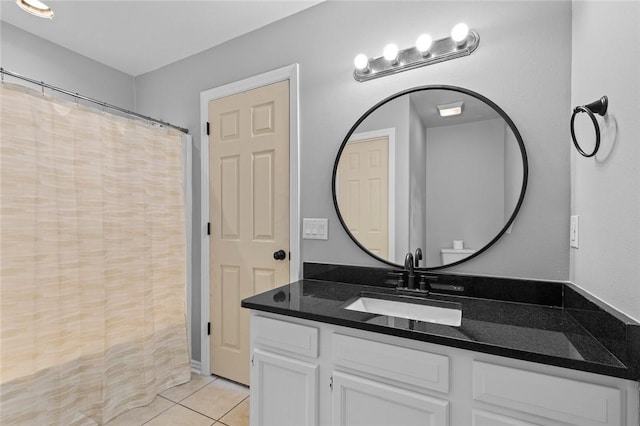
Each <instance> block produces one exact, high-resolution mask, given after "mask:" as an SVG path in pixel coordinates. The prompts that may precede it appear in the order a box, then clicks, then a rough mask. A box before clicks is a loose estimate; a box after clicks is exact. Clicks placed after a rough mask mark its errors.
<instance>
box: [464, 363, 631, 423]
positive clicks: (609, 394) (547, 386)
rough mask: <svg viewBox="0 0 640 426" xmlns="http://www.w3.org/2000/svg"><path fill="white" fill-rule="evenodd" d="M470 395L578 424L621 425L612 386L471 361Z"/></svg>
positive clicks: (619, 397)
mask: <svg viewBox="0 0 640 426" xmlns="http://www.w3.org/2000/svg"><path fill="white" fill-rule="evenodd" d="M473 398H474V399H475V400H476V401H483V402H488V403H491V404H495V405H498V406H501V407H505V408H510V409H514V410H519V411H522V412H525V413H530V414H534V415H537V416H541V417H546V418H548V419H552V420H557V421H562V422H567V423H570V424H572V425H580V426H620V425H622V424H623V423H622V418H621V415H622V414H621V413H622V412H623V410H622V395H621V391H620V390H619V389H616V388H610V387H606V386H601V385H595V384H593V383H586V382H580V381H577V380H572V379H567V378H563V377H556V376H549V375H546V374H542V373H535V372H532V371H524V370H519V369H514V368H509V367H503V366H499V365H494V364H487V363H484V362H478V361H474V362H473Z"/></svg>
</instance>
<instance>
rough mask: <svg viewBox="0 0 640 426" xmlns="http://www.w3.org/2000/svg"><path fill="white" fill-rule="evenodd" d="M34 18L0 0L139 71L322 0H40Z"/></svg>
mask: <svg viewBox="0 0 640 426" xmlns="http://www.w3.org/2000/svg"><path fill="white" fill-rule="evenodd" d="M43 1H44V3H46V4H47V5H48V6H50V7H51V8H52V9H53V11H54V13H55V17H54V19H52V20H48V19H42V18H38V17H35V16H32V15H29V14H28V13H26V12H24V11H22V10H21V9H20V8H19V7H18V6H17V5H16V4H15V1H14V0H0V18H1V19H2V20H3V21H5V22H8V23H9V24H11V25H14V26H16V27H18V28H21V29H23V30H25V31H28V32H30V33H33V34H35V35H37V36H39V37H42V38H44V39H46V40H49V41H51V42H53V43H56V44H59V45H61V46H64V47H66V48H67V49H70V50H73V51H74V52H77V53H80V54H81V55H84V56H87V57H89V58H91V59H93V60H96V61H98V62H101V63H103V64H105V65H108V66H110V67H113V68H115V69H118V70H120V71H123V72H125V73H127V74H129V75H132V76H138V75H140V74H144V73H146V72H149V71H153V70H155V69H158V68H161V67H163V66H165V65H168V64H170V63H172V62H176V61H179V60H181V59H184V58H186V57H188V56H191V55H193V54H196V53H198V52H202V51H203V50H206V49H208V48H210V47H213V46H216V45H219V44H222V43H224V42H225V41H227V40H230V39H232V38H235V37H238V36H241V35H243V34H246V33H248V32H251V31H253V30H256V29H258V28H260V27H263V26H265V25H267V24H270V23H272V22H275V21H277V20H280V19H282V18H285V17H287V16H289V15H292V14H294V13H297V12H300V11H301V10H304V9H306V8H308V7H311V6H313V5H315V4H318V3H320V2H321V1H322V0H288V1H271V0H257V1H256V0H254V1H238V0H236V1H217V0H199V1H193V0H180V1H178V0H173V1H168V0H135V1H115V0H112V1H104V0H75V1H70V0H43Z"/></svg>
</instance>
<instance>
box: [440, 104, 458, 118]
mask: <svg viewBox="0 0 640 426" xmlns="http://www.w3.org/2000/svg"><path fill="white" fill-rule="evenodd" d="M463 104H464V102H463V101H460V102H454V103H452V104H446V105H436V106H437V108H438V112H439V113H440V117H450V116H452V115H460V114H462V105H463Z"/></svg>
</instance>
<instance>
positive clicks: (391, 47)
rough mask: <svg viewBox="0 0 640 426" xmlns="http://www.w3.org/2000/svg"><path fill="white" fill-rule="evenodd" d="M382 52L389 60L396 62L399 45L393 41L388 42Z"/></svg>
mask: <svg viewBox="0 0 640 426" xmlns="http://www.w3.org/2000/svg"><path fill="white" fill-rule="evenodd" d="M382 54H383V56H384V58H385V59H386V60H387V61H391V62H394V63H395V62H397V60H398V46H396V45H395V44H393V43H390V44H387V45H386V46H385V47H384V50H383V52H382Z"/></svg>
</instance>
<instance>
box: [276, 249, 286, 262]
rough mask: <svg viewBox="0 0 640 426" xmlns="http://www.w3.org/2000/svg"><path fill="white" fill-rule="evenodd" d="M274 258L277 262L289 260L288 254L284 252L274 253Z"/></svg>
mask: <svg viewBox="0 0 640 426" xmlns="http://www.w3.org/2000/svg"><path fill="white" fill-rule="evenodd" d="M273 258H274V259H275V260H284V259H286V258H287V253H286V252H285V251H284V250H278V251H276V252H273Z"/></svg>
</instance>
